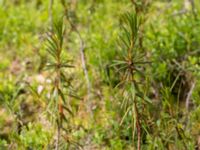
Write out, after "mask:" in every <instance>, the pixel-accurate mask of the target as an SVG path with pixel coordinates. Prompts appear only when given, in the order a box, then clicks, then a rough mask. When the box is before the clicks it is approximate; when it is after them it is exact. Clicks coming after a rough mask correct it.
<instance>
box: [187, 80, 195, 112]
mask: <svg viewBox="0 0 200 150" xmlns="http://www.w3.org/2000/svg"><path fill="white" fill-rule="evenodd" d="M195 84H196V82H193V83H192V86H191V88H190V91H189V92H188V94H187V98H186V101H185V108H186V110H187V111H188V110H189V104H190V98H191V96H192V91H193V90H194V87H195Z"/></svg>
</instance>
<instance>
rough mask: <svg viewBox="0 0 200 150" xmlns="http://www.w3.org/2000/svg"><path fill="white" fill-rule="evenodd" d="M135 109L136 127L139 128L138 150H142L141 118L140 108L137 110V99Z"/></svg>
mask: <svg viewBox="0 0 200 150" xmlns="http://www.w3.org/2000/svg"><path fill="white" fill-rule="evenodd" d="M134 109H135V113H136V127H137V137H138V140H137V150H140V149H141V142H140V141H141V125H140V118H139V112H138V108H137V102H136V99H135V101H134Z"/></svg>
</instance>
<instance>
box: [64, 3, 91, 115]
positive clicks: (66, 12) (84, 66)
mask: <svg viewBox="0 0 200 150" xmlns="http://www.w3.org/2000/svg"><path fill="white" fill-rule="evenodd" d="M63 7H64V9H65V14H66V18H67V20H68V22H69V24H70V26H71V28H72V30H74V31H75V32H76V33H77V35H78V37H79V40H80V54H81V63H82V68H83V72H84V75H85V81H86V84H87V101H88V105H87V110H88V112H89V113H90V115H91V116H92V110H91V103H90V96H91V83H90V80H89V76H88V69H87V65H86V56H85V43H84V40H83V38H82V36H81V34H80V32H79V31H78V29H77V27H76V25H75V24H74V23H73V22H72V21H71V20H70V17H69V16H68V8H67V6H66V4H65V3H63Z"/></svg>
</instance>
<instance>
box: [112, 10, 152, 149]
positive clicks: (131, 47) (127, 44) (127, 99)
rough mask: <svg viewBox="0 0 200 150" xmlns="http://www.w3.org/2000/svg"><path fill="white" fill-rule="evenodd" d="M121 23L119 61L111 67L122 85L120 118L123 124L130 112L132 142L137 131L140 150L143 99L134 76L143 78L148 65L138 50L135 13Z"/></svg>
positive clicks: (137, 80)
mask: <svg viewBox="0 0 200 150" xmlns="http://www.w3.org/2000/svg"><path fill="white" fill-rule="evenodd" d="M121 22H122V26H121V27H122V31H123V32H122V34H121V35H120V36H119V37H120V38H119V46H120V55H121V56H122V58H121V59H119V60H115V61H114V64H113V66H114V67H115V68H116V69H117V72H119V73H120V74H121V75H122V80H121V82H120V83H119V85H123V94H124V99H123V102H122V104H121V106H122V107H123V108H124V110H125V113H124V116H123V118H122V121H121V124H122V123H123V121H124V119H125V117H126V116H127V114H129V113H128V112H129V111H131V112H132V115H133V118H132V123H133V124H132V128H133V141H134V136H135V131H136V129H137V140H138V142H137V148H138V150H140V149H141V129H142V128H141V117H140V112H139V106H140V105H141V103H142V102H141V99H145V98H144V97H145V96H144V94H143V93H142V92H140V89H139V84H138V82H139V80H140V79H138V78H136V74H140V76H142V77H144V76H145V75H144V73H142V69H143V66H144V64H146V63H149V62H147V61H145V60H144V56H145V55H144V53H143V51H141V50H140V46H139V41H138V33H139V27H140V22H139V19H138V17H137V14H136V13H126V14H124V15H123V16H122V17H121Z"/></svg>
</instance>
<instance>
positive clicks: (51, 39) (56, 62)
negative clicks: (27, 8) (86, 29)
mask: <svg viewBox="0 0 200 150" xmlns="http://www.w3.org/2000/svg"><path fill="white" fill-rule="evenodd" d="M64 35H65V27H64V25H63V19H60V20H59V21H57V22H56V23H55V24H54V26H53V29H51V30H50V32H49V34H48V38H47V43H46V47H47V48H46V50H47V52H48V54H49V55H50V56H51V57H52V60H51V61H49V62H48V64H47V66H46V67H47V69H52V70H54V73H55V78H54V84H53V89H52V91H53V100H52V101H51V102H50V103H49V106H53V109H54V110H53V115H54V118H55V121H56V122H57V140H56V146H55V149H56V150H58V149H59V141H60V134H61V133H60V129H64V127H63V121H64V120H67V118H66V117H65V115H64V110H66V111H67V112H68V113H70V114H72V112H71V110H70V109H69V108H68V106H67V105H66V99H65V94H64V93H63V89H64V88H63V83H62V82H63V81H64V83H68V81H67V77H66V75H65V73H64V69H65V68H71V67H73V66H72V65H71V64H70V60H66V59H64V58H63V41H64Z"/></svg>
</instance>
